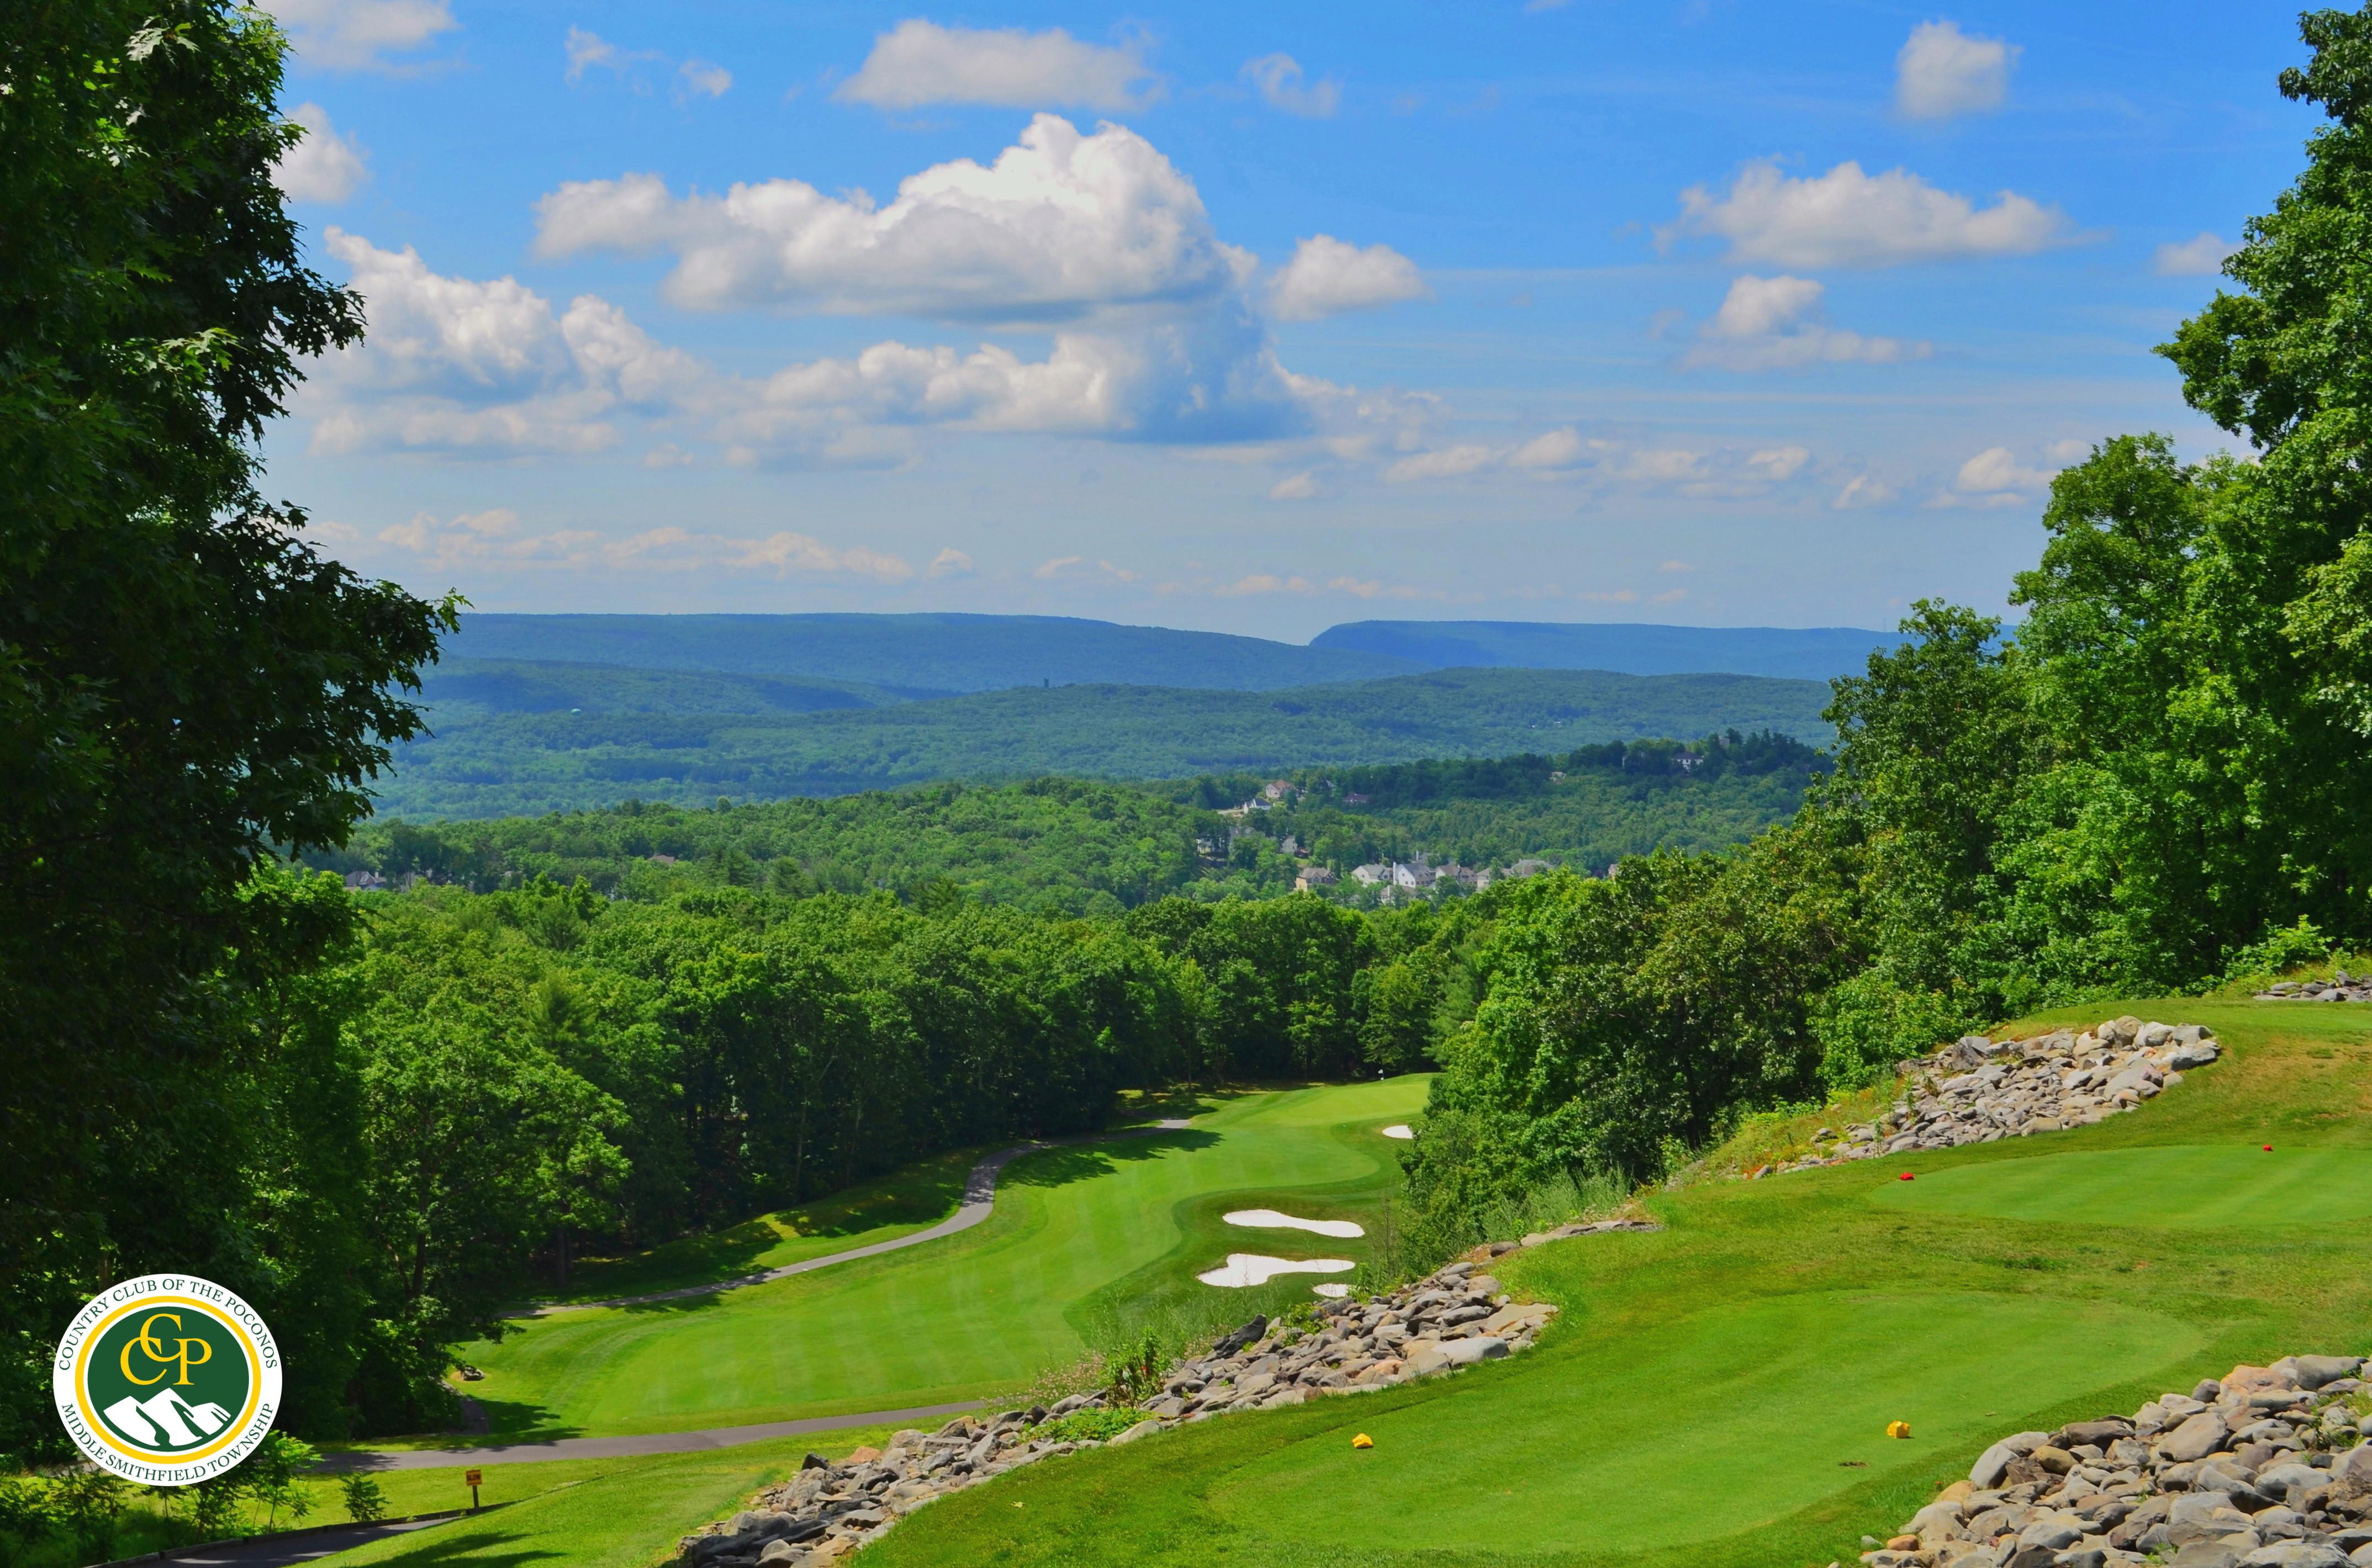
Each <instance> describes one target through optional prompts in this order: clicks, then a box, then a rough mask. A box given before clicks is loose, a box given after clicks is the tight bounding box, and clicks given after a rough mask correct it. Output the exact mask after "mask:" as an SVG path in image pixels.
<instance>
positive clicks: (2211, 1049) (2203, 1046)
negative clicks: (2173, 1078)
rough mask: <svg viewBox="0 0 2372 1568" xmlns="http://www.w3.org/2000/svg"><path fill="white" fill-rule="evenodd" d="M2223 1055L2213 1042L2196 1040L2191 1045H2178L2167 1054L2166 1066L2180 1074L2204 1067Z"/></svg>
mask: <svg viewBox="0 0 2372 1568" xmlns="http://www.w3.org/2000/svg"><path fill="white" fill-rule="evenodd" d="M2223 1054H2224V1052H2223V1051H2222V1049H2221V1048H2219V1047H2218V1046H2217V1045H2216V1043H2215V1041H2214V1040H2194V1041H2193V1042H2192V1043H2191V1044H2189V1045H2178V1046H2176V1047H2175V1048H2174V1049H2173V1050H2172V1051H2169V1052H2167V1056H2166V1064H2167V1065H2168V1066H2169V1067H2170V1068H2172V1069H2173V1070H2174V1071H2176V1072H2178V1073H2180V1072H2181V1071H2183V1070H2184V1069H2185V1068H2190V1067H2204V1066H2206V1065H2207V1064H2208V1063H2210V1062H2213V1061H2215V1059H2216V1058H2217V1057H2218V1056H2221V1055H2223Z"/></svg>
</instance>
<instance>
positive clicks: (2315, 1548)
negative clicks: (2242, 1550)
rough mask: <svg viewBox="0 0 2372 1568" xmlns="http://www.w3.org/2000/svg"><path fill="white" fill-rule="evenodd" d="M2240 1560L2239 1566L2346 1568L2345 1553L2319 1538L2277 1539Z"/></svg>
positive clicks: (2242, 1567) (2248, 1567) (2247, 1567)
mask: <svg viewBox="0 0 2372 1568" xmlns="http://www.w3.org/2000/svg"><path fill="white" fill-rule="evenodd" d="M2240 1562H2241V1568H2347V1554H2346V1553H2345V1552H2343V1551H2340V1550H2339V1549H2338V1548H2337V1547H2335V1546H2325V1545H2324V1544H2323V1543H2322V1542H2320V1541H2319V1540H2277V1541H2274V1542H2273V1544H2272V1545H2270V1546H2261V1547H2259V1548H2257V1550H2256V1551H2252V1552H2250V1553H2249V1554H2248V1555H2247V1556H2246V1557H2243V1558H2242V1559H2240Z"/></svg>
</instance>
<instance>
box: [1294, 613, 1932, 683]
mask: <svg viewBox="0 0 2372 1568" xmlns="http://www.w3.org/2000/svg"><path fill="white" fill-rule="evenodd" d="M1901 640H1902V639H1901V637H1900V636H1899V635H1896V634H1894V633H1887V632H1866V631H1861V630H1859V629H1857V628H1855V627H1850V626H1810V627H1785V626H1650V625H1645V624H1642V623H1636V622H1631V621H1613V622H1608V623H1604V624H1597V625H1568V624H1564V623H1560V622H1555V621H1347V622H1345V623H1344V624H1343V625H1340V626H1330V627H1328V628H1327V629H1326V630H1325V631H1323V632H1320V633H1318V635H1317V636H1315V637H1313V638H1311V639H1310V640H1309V645H1310V646H1311V647H1313V648H1328V649H1331V650H1334V651H1336V652H1339V653H1364V654H1368V655H1371V656H1376V657H1378V658H1396V659H1406V660H1408V661H1409V662H1411V663H1412V664H1414V665H1417V666H1420V667H1422V668H1428V669H1446V668H1453V667H1469V668H1502V667H1514V668H1525V669H1611V670H1616V671H1619V672H1621V673H1622V674H1626V675H1680V674H1689V673H1693V672H1703V671H1706V670H1716V671H1725V672H1727V673H1729V674H1732V675H1772V676H1780V677H1785V678H1787V679H1799V680H1828V679H1834V678H1835V677H1837V676H1840V675H1858V674H1860V673H1861V669H1862V667H1863V665H1864V664H1865V663H1866V662H1867V660H1868V658H1869V656H1870V654H1871V652H1872V651H1873V650H1874V649H1878V648H1881V647H1889V648H1890V647H1892V646H1894V645H1896V644H1897V643H1900V642H1901Z"/></svg>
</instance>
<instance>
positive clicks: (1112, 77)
mask: <svg viewBox="0 0 2372 1568" xmlns="http://www.w3.org/2000/svg"><path fill="white" fill-rule="evenodd" d="M1151 76H1152V72H1151V71H1150V69H1148V68H1147V66H1146V65H1145V60H1144V58H1143V56H1142V55H1141V54H1140V53H1139V52H1138V51H1137V50H1136V49H1134V48H1127V47H1122V48H1114V47H1110V46H1108V45H1104V44H1096V43H1083V42H1081V41H1079V40H1077V39H1075V38H1073V37H1072V36H1071V35H1070V34H1069V33H1066V32H1064V30H1063V29H1061V28H1050V29H1047V30H1045V31H1044V32H1029V31H1027V30H1025V29H1020V28H1001V29H977V28H960V27H958V28H945V27H940V26H938V25H937V24H936V23H935V22H926V21H924V20H922V19H921V18H919V17H916V18H913V19H910V20H907V21H903V22H901V23H899V24H898V25H897V27H895V28H893V29H890V31H888V32H885V33H883V34H882V35H881V36H880V37H878V38H877V39H875V40H874V41H873V52H871V53H870V54H868V55H866V58H865V64H863V65H862V66H860V67H858V69H857V72H856V75H853V76H851V77H849V78H848V80H846V81H845V82H843V83H842V84H841V85H840V87H839V89H838V90H837V91H835V92H834V93H833V95H832V96H833V97H835V98H838V99H845V100H847V101H849V102H853V103H869V104H872V105H873V106H875V107H876V108H878V109H919V108H921V107H922V106H923V105H924V104H931V103H982V104H994V105H997V106H1000V107H1003V108H1006V109H1048V108H1052V107H1056V106H1064V105H1072V104H1076V105H1081V106H1083V107H1085V108H1088V109H1102V110H1126V109H1135V108H1138V107H1139V106H1141V105H1142V104H1143V103H1145V101H1146V100H1147V99H1148V98H1149V97H1150V96H1151V94H1152V90H1153V86H1154V84H1153V83H1152V82H1151V80H1150V78H1151Z"/></svg>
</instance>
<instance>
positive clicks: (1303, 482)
mask: <svg viewBox="0 0 2372 1568" xmlns="http://www.w3.org/2000/svg"><path fill="white" fill-rule="evenodd" d="M1316 494H1318V480H1317V476H1315V475H1314V474H1310V473H1308V472H1302V473H1296V474H1289V475H1287V476H1286V477H1285V478H1284V479H1280V480H1278V481H1277V482H1275V483H1274V484H1272V485H1270V486H1269V487H1268V498H1269V499H1270V500H1272V501H1307V500H1309V499H1310V498H1311V497H1313V496H1315V495H1316Z"/></svg>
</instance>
